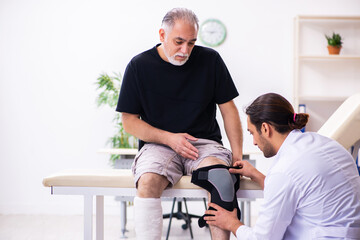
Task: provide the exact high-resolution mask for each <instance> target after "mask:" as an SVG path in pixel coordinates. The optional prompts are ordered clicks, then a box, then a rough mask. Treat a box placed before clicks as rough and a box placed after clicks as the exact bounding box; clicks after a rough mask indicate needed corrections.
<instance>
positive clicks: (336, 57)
mask: <svg viewBox="0 0 360 240" xmlns="http://www.w3.org/2000/svg"><path fill="white" fill-rule="evenodd" d="M299 59H300V60H360V55H300V56H299Z"/></svg>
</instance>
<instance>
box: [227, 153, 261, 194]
mask: <svg viewBox="0 0 360 240" xmlns="http://www.w3.org/2000/svg"><path fill="white" fill-rule="evenodd" d="M234 167H240V169H236V168H230V169H229V172H230V173H237V174H240V175H241V176H245V177H249V178H251V180H253V181H254V182H257V183H258V184H259V185H260V186H261V187H262V189H264V181H265V175H264V174H262V173H261V172H259V171H258V170H257V169H256V168H255V167H254V166H253V165H251V163H249V162H248V161H246V160H243V161H237V162H235V163H234Z"/></svg>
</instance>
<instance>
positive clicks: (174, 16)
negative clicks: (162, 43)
mask: <svg viewBox="0 0 360 240" xmlns="http://www.w3.org/2000/svg"><path fill="white" fill-rule="evenodd" d="M180 19H181V20H184V21H186V22H188V23H190V24H194V25H196V29H197V30H198V29H199V19H198V18H197V16H196V15H195V13H194V12H193V11H191V10H189V9H186V8H173V9H171V10H170V11H169V12H167V13H166V15H165V17H164V18H163V20H162V27H163V28H164V29H165V31H166V32H167V31H168V30H171V29H172V28H173V27H174V25H175V21H176V20H180Z"/></svg>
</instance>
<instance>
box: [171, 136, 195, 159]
mask: <svg viewBox="0 0 360 240" xmlns="http://www.w3.org/2000/svg"><path fill="white" fill-rule="evenodd" d="M197 140H198V139H197V138H195V137H193V136H191V135H190V134H187V133H175V134H171V135H170V137H169V138H168V145H169V147H171V148H172V149H173V150H174V151H175V152H176V153H177V154H179V155H180V156H182V157H184V158H188V159H192V160H196V159H197V158H198V157H199V154H198V153H199V150H198V149H197V148H195V147H194V146H193V145H192V144H191V143H190V142H189V141H197Z"/></svg>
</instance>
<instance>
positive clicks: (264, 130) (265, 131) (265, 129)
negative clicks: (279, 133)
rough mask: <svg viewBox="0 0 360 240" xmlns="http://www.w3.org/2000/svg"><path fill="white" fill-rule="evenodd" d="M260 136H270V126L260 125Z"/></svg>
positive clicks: (266, 124) (264, 123)
mask: <svg viewBox="0 0 360 240" xmlns="http://www.w3.org/2000/svg"><path fill="white" fill-rule="evenodd" d="M261 134H265V135H267V136H269V135H270V124H268V123H266V122H263V123H262V124H261Z"/></svg>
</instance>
